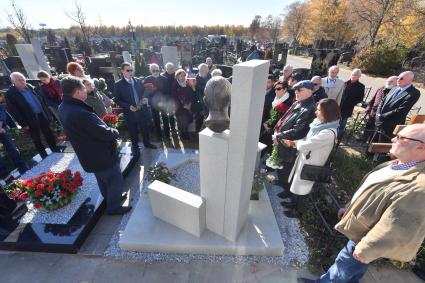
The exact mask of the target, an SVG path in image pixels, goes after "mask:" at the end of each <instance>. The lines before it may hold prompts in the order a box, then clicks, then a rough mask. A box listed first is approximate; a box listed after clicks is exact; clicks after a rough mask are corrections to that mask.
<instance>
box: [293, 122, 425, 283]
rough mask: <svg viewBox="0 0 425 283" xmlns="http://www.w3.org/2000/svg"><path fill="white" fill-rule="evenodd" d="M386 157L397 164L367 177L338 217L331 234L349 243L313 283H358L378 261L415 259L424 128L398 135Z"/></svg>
mask: <svg viewBox="0 0 425 283" xmlns="http://www.w3.org/2000/svg"><path fill="white" fill-rule="evenodd" d="M390 153H391V154H392V155H393V156H394V157H396V158H397V159H396V160H395V161H390V162H387V163H384V164H381V165H379V166H378V167H376V168H375V169H374V170H373V171H372V172H370V173H369V174H368V175H367V176H366V177H365V178H364V179H363V182H362V184H361V185H360V187H359V188H358V190H357V191H356V193H355V194H354V196H353V198H352V200H351V202H350V204H349V205H348V206H347V207H346V208H343V209H341V210H340V211H339V213H338V215H339V216H340V217H341V221H340V222H339V223H338V224H336V226H335V229H336V230H338V231H339V232H341V233H342V234H344V235H345V236H346V237H347V238H348V239H349V241H348V243H347V245H346V246H345V247H344V248H343V249H342V250H341V251H340V253H339V254H338V256H337V258H336V260H335V263H334V264H333V265H332V266H331V267H330V268H329V270H328V271H327V273H325V274H323V275H322V276H321V277H320V278H319V279H318V280H317V281H316V282H341V283H342V282H358V280H359V279H360V278H361V277H362V276H363V275H364V273H365V272H366V270H367V267H368V264H369V263H370V262H372V261H374V260H376V259H378V258H389V259H393V260H399V261H410V260H412V259H413V258H414V257H415V255H416V253H417V251H418V249H419V248H420V246H421V244H422V242H423V240H424V237H425V209H424V203H425V162H424V161H425V124H414V125H409V126H407V127H406V128H404V129H403V130H402V131H400V133H399V134H397V136H395V137H394V138H393V139H392V148H391V150H390ZM299 282H312V281H310V280H306V279H299Z"/></svg>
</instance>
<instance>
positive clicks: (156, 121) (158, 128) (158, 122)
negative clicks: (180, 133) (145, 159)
mask: <svg viewBox="0 0 425 283" xmlns="http://www.w3.org/2000/svg"><path fill="white" fill-rule="evenodd" d="M151 111H152V119H153V124H154V125H155V131H156V135H157V136H158V137H159V138H161V137H162V131H161V120H160V117H159V116H160V112H159V111H158V110H156V109H155V108H154V107H152V108H151ZM164 131H165V129H164Z"/></svg>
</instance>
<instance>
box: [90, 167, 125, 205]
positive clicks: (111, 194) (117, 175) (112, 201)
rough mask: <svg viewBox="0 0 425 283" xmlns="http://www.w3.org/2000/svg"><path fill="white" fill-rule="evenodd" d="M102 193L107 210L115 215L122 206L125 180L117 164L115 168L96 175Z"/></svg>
mask: <svg viewBox="0 0 425 283" xmlns="http://www.w3.org/2000/svg"><path fill="white" fill-rule="evenodd" d="M94 175H95V176H96V180H97V184H98V185H99V190H100V193H101V194H102V196H103V198H104V199H105V201H106V210H107V211H108V213H113V212H115V211H117V210H118V208H119V207H120V206H121V195H122V189H123V187H124V179H123V176H122V173H121V170H120V166H119V163H118V162H117V163H116V164H115V165H114V166H113V167H111V168H109V169H107V170H104V171H101V172H96V173H94Z"/></svg>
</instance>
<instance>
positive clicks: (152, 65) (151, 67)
mask: <svg viewBox="0 0 425 283" xmlns="http://www.w3.org/2000/svg"><path fill="white" fill-rule="evenodd" d="M171 64H172V63H171ZM154 67H155V69H158V70H159V66H158V64H155V63H152V64H150V65H149V71H152V70H153V68H154Z"/></svg>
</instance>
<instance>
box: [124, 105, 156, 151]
mask: <svg viewBox="0 0 425 283" xmlns="http://www.w3.org/2000/svg"><path fill="white" fill-rule="evenodd" d="M134 114H135V115H133V116H132V117H131V118H129V117H126V122H127V127H128V131H129V134H130V139H131V147H132V150H133V153H134V154H136V155H139V154H140V152H139V132H141V133H142V136H143V144H144V145H147V144H150V139H149V125H148V121H146V118H145V117H144V116H143V113H142V112H141V111H140V110H138V111H136V113H134Z"/></svg>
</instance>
